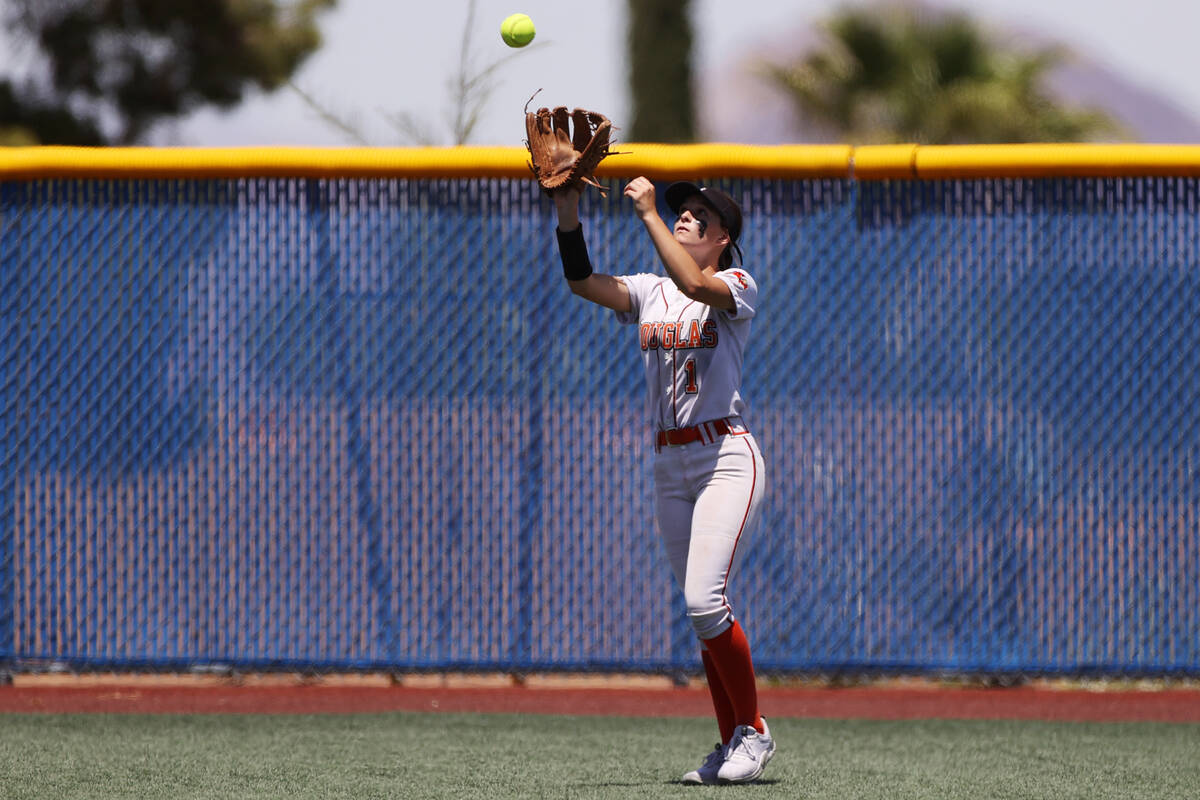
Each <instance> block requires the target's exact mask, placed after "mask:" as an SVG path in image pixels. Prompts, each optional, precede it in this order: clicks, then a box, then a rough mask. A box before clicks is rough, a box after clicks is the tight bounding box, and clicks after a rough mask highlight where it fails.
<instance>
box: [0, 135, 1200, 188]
mask: <svg viewBox="0 0 1200 800" xmlns="http://www.w3.org/2000/svg"><path fill="white" fill-rule="evenodd" d="M615 149H616V150H617V151H618V152H619V155H615V156H613V157H611V158H609V159H607V160H605V161H604V162H603V163H602V164H601V166H600V169H599V170H598V171H597V172H598V174H599V175H600V176H601V177H617V178H619V177H632V176H634V175H646V176H648V177H650V178H653V179H656V180H675V179H679V178H713V177H720V178H737V177H744V178H755V177H773V178H784V179H788V178H791V179H800V178H830V177H832V178H836V177H846V176H849V175H851V174H853V176H854V177H855V178H857V179H859V180H886V179H905V178H907V179H924V180H941V179H952V178H997V177H1064V176H1074V177H1085V176H1096V177H1105V176H1122V175H1130V176H1132V175H1145V176H1154V175H1171V176H1200V145H1139V144H1124V145H1106V144H1003V145H940V146H920V145H915V144H897V145H870V146H863V147H858V148H853V147H851V146H850V145H746V144H690V145H673V144H636V143H629V144H626V143H620V142H618V143H617V144H616V146H615ZM527 161H528V154H527V153H526V152H525V149H524V148H523V147H397V148H303V147H246V148H155V147H131V148H116V147H114V148H102V147H13V148H0V180H31V179H40V178H243V177H316V178H368V177H379V178H526V177H531V176H530V173H529V167H528V164H527ZM851 165H853V172H851Z"/></svg>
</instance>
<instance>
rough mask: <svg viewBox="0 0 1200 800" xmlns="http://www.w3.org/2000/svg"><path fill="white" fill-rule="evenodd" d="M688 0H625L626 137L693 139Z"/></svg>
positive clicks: (671, 140)
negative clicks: (629, 105) (629, 104)
mask: <svg viewBox="0 0 1200 800" xmlns="http://www.w3.org/2000/svg"><path fill="white" fill-rule="evenodd" d="M690 2H691V0H629V40H628V48H629V51H628V52H629V89H630V94H631V95H632V101H633V109H632V112H633V123H632V125H631V126H630V129H629V141H634V142H690V141H693V140H695V138H696V108H695V99H694V98H693V96H692V88H693V86H692V12H691V8H690Z"/></svg>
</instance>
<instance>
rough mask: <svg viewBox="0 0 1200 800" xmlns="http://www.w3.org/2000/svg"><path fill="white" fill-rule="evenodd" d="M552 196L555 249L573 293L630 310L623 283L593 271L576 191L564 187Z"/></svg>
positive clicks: (610, 305)
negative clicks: (556, 239) (554, 216)
mask: <svg viewBox="0 0 1200 800" xmlns="http://www.w3.org/2000/svg"><path fill="white" fill-rule="evenodd" d="M553 197H554V210H555V211H556V212H557V213H558V230H557V231H556V233H557V235H558V252H559V254H560V255H561V256H562V264H563V274H564V275H565V276H566V278H567V285H568V286H570V287H571V291H572V293H574V294H577V295H579V296H580V297H582V298H583V299H585V300H591V301H592V302H593V303H596V304H598V305H602V306H604V307H605V308H611V309H612V310H614V311H629V310H630V309H631V307H632V304H631V302H630V299H629V289H628V287H626V286H625V284H624V282H622V281H619V280H617V279H616V278H614V277H613V276H612V275H603V274H601V273H599V272H594V271H593V270H592V262H591V259H589V258H588V252H587V243H586V242H585V241H584V239H583V226H582V225H581V224H580V222H579V190H578V189H575V188H573V187H570V186H564V187H563V188H561V189H555V190H554V194H553Z"/></svg>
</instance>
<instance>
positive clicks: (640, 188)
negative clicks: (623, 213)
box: [625, 176, 658, 219]
mask: <svg viewBox="0 0 1200 800" xmlns="http://www.w3.org/2000/svg"><path fill="white" fill-rule="evenodd" d="M625 196H626V197H628V198H629V199H631V200H633V211H634V213H635V214H637V215H638V217H639V218H641V219H645V218H646V217H648V216H649V215H651V214H656V213H658V211H657V209H658V207H657V204H656V203H655V200H654V184H653V183H651V182H650V180H649V179H648V178H644V177H640V176H639V177H637V178H634V179H633V180H631V181H630V182H629V185H628V186H626V187H625Z"/></svg>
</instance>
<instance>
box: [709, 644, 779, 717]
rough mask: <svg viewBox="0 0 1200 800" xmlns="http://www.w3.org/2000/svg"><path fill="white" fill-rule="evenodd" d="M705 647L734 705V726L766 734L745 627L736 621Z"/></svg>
mask: <svg viewBox="0 0 1200 800" xmlns="http://www.w3.org/2000/svg"><path fill="white" fill-rule="evenodd" d="M704 645H705V647H707V648H708V652H709V655H710V656H712V662H713V666H714V667H716V671H717V674H718V675H720V678H721V685H722V686H723V687H725V693H726V694H727V695H728V696H729V702H730V703H731V704H732V705H733V717H734V723H735V724H737V725H753V726H754V729H755V730H757V731H758V732H759V733H763V732H765V729H764V728H763V724H762V717H760V716H759V715H758V689H757V688H756V686H755V683H754V662H753V661H751V660H750V642H749V641H748V640H747V639H746V634H745V632H744V631H743V630H742V626H741V625H739V624H738V623H737V620H734V623H733V625H731V626H730V627H729V629H728V630H726V631H725V632H724V633H722V634H721V635H720V636H717V637H715V638H713V639H706V640H705V641H704Z"/></svg>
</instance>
